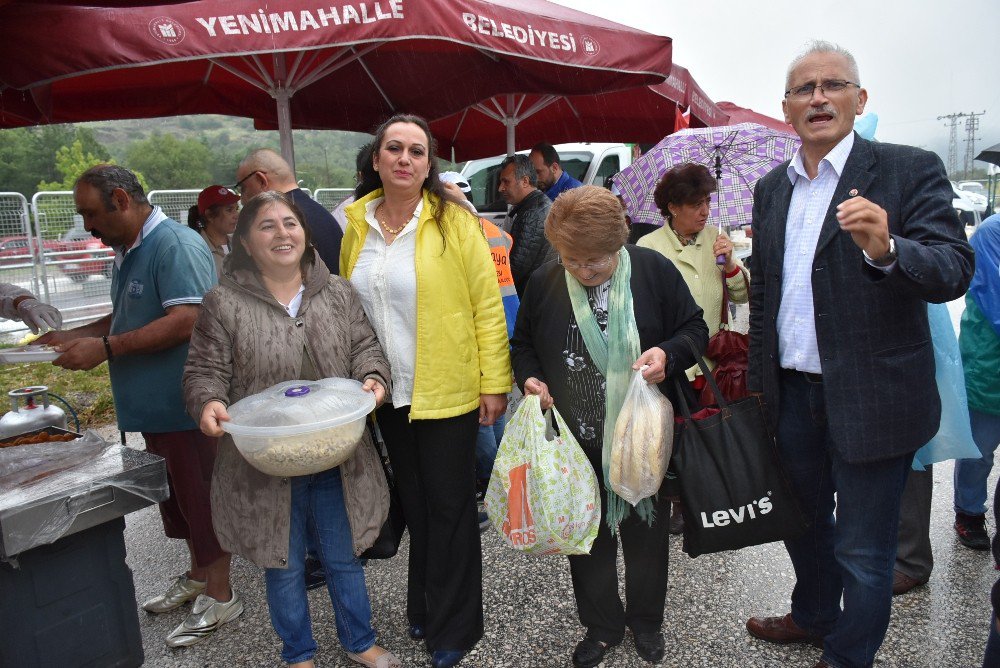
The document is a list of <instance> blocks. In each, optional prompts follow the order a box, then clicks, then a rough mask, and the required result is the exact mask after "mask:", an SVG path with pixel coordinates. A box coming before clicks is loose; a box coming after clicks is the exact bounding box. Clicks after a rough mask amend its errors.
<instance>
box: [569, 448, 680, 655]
mask: <svg viewBox="0 0 1000 668" xmlns="http://www.w3.org/2000/svg"><path fill="white" fill-rule="evenodd" d="M585 452H586V455H587V458H588V459H589V460H590V463H591V465H592V466H593V467H594V471H595V472H596V473H597V481H598V483H599V484H600V488H601V502H602V503H601V528H600V530H599V531H598V533H597V539H596V540H594V545H593V546H592V547H591V549H590V554H589V555H578V556H572V557H567V558H568V559H569V567H570V572H571V574H572V576H573V594H574V595H575V596H576V607H577V611H578V612H579V614H580V623H581V624H582V625H583V626H584V627H585V628H586V629H587V637H588V638H590V639H592V640H599V641H601V642H605V643H617V642H619V641H620V640H621V639H622V637H623V636H624V635H625V627H626V626H627V627H629V628H630V629H632V632H633V633H650V632H656V631H659V630H660V628H661V627H662V625H663V607H664V604H665V603H666V600H667V560H668V558H669V556H670V542H669V539H670V533H669V531H668V529H669V528H670V502H669V501H668V500H667V494H666V492H665V490H664V488H663V486H662V485H661V487H660V491H659V493H658V494H657V496H656V498H654V505H655V508H656V519H655V520H654V521H653V524H652V526H650V525H648V524H646V522H645V521H644V520H641V519H639V516H638V515H636V514H635V512H634V510H633V511H632V512H630V513H629V515H628V517H627V518H626V519H625V520H624V521H623V522H622V523H621V524H620V525H619V526H618V537H620V538H621V543H622V555H623V556H624V558H625V603H624V605H623V604H622V600H621V597H620V596H619V595H618V537H616V536H613V535H611V529H609V528H608V524H607V522H606V521H605V519H606V518H605V514H606V505H607V504H606V503H604V500H605V491H604V490H605V486H604V474H603V472H602V469H601V453H600V451H589V450H587V451H585Z"/></svg>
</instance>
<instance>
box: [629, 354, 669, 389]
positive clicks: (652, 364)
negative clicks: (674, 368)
mask: <svg viewBox="0 0 1000 668" xmlns="http://www.w3.org/2000/svg"><path fill="white" fill-rule="evenodd" d="M643 366H646V367H648V368H647V369H646V370H645V371H643V372H642V379H643V380H645V381H646V382H647V383H662V382H663V381H664V380H665V379H666V377H667V353H665V352H664V351H663V348H658V347H656V346H653V347H652V348H650V349H649V350H647V351H646V352H644V353H643V354H641V355H639V359H637V360H636V361H635V364H633V365H632V370H633V371H638V370H639V369H641V368H642V367H643Z"/></svg>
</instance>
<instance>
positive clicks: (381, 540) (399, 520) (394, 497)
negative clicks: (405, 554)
mask: <svg viewBox="0 0 1000 668" xmlns="http://www.w3.org/2000/svg"><path fill="white" fill-rule="evenodd" d="M369 425H370V427H371V429H372V442H373V443H374V444H375V450H376V451H377V452H378V457H379V460H380V461H381V462H382V471H383V472H384V473H385V481H386V483H388V485H389V514H388V515H387V516H386V518H385V522H383V523H382V529H381V530H379V533H378V538H376V539H375V542H374V543H373V544H372V546H371V547H369V548H368V549H367V550H365V551H364V552H362V553H361V557H360V558H361V559H391V558H392V557H395V556H396V553H397V552H398V551H399V543H400V541H402V540H403V532H404V531H406V520H405V519H404V518H403V505H402V503H400V501H399V492H397V491H396V481H395V477H394V476H393V473H392V465H391V464H390V463H389V454H388V453H387V452H386V449H385V443H384V442H383V441H382V434H381V433H380V432H379V430H378V425H376V424H375V423H374V422H372V423H369Z"/></svg>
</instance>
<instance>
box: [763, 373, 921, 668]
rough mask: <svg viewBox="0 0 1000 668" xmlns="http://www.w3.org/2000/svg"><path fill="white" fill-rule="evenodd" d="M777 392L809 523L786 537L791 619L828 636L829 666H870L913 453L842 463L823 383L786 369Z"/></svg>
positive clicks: (886, 607)
mask: <svg viewBox="0 0 1000 668" xmlns="http://www.w3.org/2000/svg"><path fill="white" fill-rule="evenodd" d="M780 397H781V399H780V412H779V419H778V433H777V442H778V452H779V454H780V456H781V460H782V464H783V465H784V467H785V472H786V473H787V475H788V478H789V481H790V482H791V485H792V489H793V491H794V492H795V493H796V495H797V496H798V498H799V503H800V505H801V508H802V512H803V513H804V514H805V516H806V519H807V520H809V522H810V526H809V528H808V529H807V531H806V532H805V533H804V534H803V535H802V536H801V537H799V538H796V539H794V540H789V541H785V548H786V549H787V550H788V556H789V557H791V560H792V566H793V567H794V568H795V588H794V589H793V590H792V619H794V620H795V623H796V624H798V625H799V626H800V627H802V628H803V629H806V630H807V631H810V632H812V633H814V634H816V635H820V636H825V640H824V644H823V660H825V661H826V662H827V663H829V664H830V665H831V666H836V667H837V668H861V667H864V666H871V665H872V663H873V661H874V658H875V653H876V652H877V651H878V648H879V647H880V646H881V645H882V641H883V640H884V639H885V632H886V629H887V628H888V627H889V611H890V609H891V606H892V569H893V566H894V564H895V561H896V540H897V537H898V531H899V506H900V499H901V498H902V496H903V487H904V485H905V484H906V478H907V474H908V473H909V471H910V464H911V463H912V462H913V454H912V453H911V454H908V455H903V456H900V457H894V458H892V459H887V460H884V461H878V462H868V463H864V464H852V463H849V462H845V461H844V460H843V459H842V458H841V457H840V456H839V455H838V454H837V452H836V450H835V449H834V447H833V444H832V442H831V439H830V432H829V429H828V425H827V419H826V408H825V403H824V398H823V383H822V381H820V382H815V381H812V380H809V379H807V378H806V377H805V375H804V374H802V373H799V372H791V371H782V373H781V388H780ZM858 410H865V407H863V406H860V407H858ZM834 510H836V518H835V517H834ZM841 597H843V601H844V607H843V610H841V607H840V601H841Z"/></svg>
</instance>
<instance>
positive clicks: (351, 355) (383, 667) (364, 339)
mask: <svg viewBox="0 0 1000 668" xmlns="http://www.w3.org/2000/svg"><path fill="white" fill-rule="evenodd" d="M332 377H339V378H353V379H355V380H358V381H362V382H363V383H364V389H366V390H368V391H371V392H373V393H374V394H375V398H376V400H377V402H379V403H380V402H381V401H382V399H383V398H384V396H385V393H386V388H387V387H388V383H389V365H388V363H387V362H386V359H385V355H384V354H383V353H382V348H381V347H380V346H379V343H378V341H377V339H376V338H375V333H374V332H373V331H372V328H371V325H370V324H369V323H368V319H367V318H366V317H365V314H364V311H363V310H362V308H361V302H360V301H359V300H358V296H357V293H356V292H355V291H354V289H353V288H352V287H351V286H350V284H349V283H348V282H347V281H345V280H343V279H341V278H340V277H338V276H333V275H331V274H330V271H329V269H327V267H326V265H324V264H323V261H322V260H320V259H319V257H318V256H317V255H316V253H315V251H314V250H313V247H312V245H311V244H310V234H309V228H308V227H306V225H305V224H304V222H303V217H302V213H301V212H300V211H299V209H298V208H297V207H296V206H295V205H294V204H293V203H292V202H291V200H290V199H289V198H288V197H286V196H285V195H283V194H281V193H277V192H264V193H261V194H260V195H258V196H256V197H254V198H253V199H252V200H250V202H248V203H247V205H246V206H245V207H244V208H243V210H242V211H241V212H240V216H239V222H238V223H237V226H236V230H235V232H234V234H233V244H232V252H231V253H230V254H229V255H228V256H227V258H226V263H225V268H224V271H223V275H222V278H221V280H220V283H219V285H218V286H217V287H215V288H213V289H212V290H211V291H209V293H208V294H206V295H205V300H204V302H203V303H202V309H201V314H200V315H199V317H198V321H197V323H196V325H195V329H194V333H193V334H192V336H191V348H190V353H189V355H188V361H187V365H186V366H185V368H184V392H185V398H186V401H187V406H188V411H189V412H190V413H191V414H192V415H193V416H195V418H196V419H199V420H200V426H201V429H202V431H204V432H205V433H206V434H208V435H209V436H219V437H221V439H220V441H219V454H218V458H217V459H216V463H215V471H214V474H213V478H212V515H213V518H214V524H215V531H216V534H217V535H218V538H219V542H220V543H221V544H222V545H223V546H224V547H225V549H226V550H227V551H230V552H233V553H235V554H240V555H243V556H244V557H246V558H247V559H249V560H250V561H253V562H254V563H255V564H257V565H259V566H262V567H264V569H265V575H264V579H265V584H266V588H267V602H268V608H269V610H270V615H271V623H272V625H273V626H274V629H275V631H276V632H277V633H278V636H280V637H281V640H282V642H283V649H282V652H281V658H282V659H283V660H284V661H285V662H286V663H288V664H290V665H293V666H313V665H314V663H313V656H314V655H315V653H316V643H315V641H314V640H313V636H312V630H311V624H310V618H309V607H308V600H307V599H306V589H305V582H304V580H303V570H304V563H305V555H306V542H307V540H306V539H307V534H311V535H312V538H313V541H314V543H315V545H316V547H317V552H318V554H319V557H320V561H321V562H322V564H323V568H324V570H325V572H326V580H327V583H328V589H329V592H330V598H331V600H332V602H333V606H334V610H335V611H336V624H337V635H338V637H339V638H340V642H341V644H342V645H343V646H344V648H345V649H346V650H347V652H348V656H349V657H350V658H351V659H352V660H353V661H355V662H356V663H359V664H361V665H364V666H371V667H373V668H395V667H398V666H400V665H401V663H400V662H399V660H398V659H397V658H396V657H395V656H394V655H393V654H391V653H390V652H387V651H386V650H384V649H382V648H381V647H378V646H377V645H375V632H374V630H373V629H372V626H371V607H370V604H369V601H368V592H367V589H366V585H365V576H364V571H363V570H362V567H361V562H360V561H359V559H358V558H357V555H359V554H360V553H361V552H363V551H364V550H365V549H366V548H368V547H369V546H371V544H372V543H373V542H374V541H375V539H376V538H377V537H378V533H379V529H380V527H381V525H382V523H383V522H384V520H385V517H386V513H387V512H388V506H389V501H388V490H387V487H386V482H385V476H384V474H383V471H382V468H381V463H380V462H379V460H378V456H377V454H376V452H375V449H374V447H373V446H372V444H371V443H370V440H369V438H368V436H367V432H366V435H365V436H364V437H363V440H362V442H361V443H360V444H359V445H358V446H357V449H356V451H355V452H354V454H353V456H351V457H350V458H349V459H348V460H347V461H345V462H344V463H343V464H341V465H340V466H337V467H335V468H332V469H329V470H326V471H322V472H320V473H316V474H313V475H302V476H294V477H279V476H271V475H266V474H264V473H261V472H260V471H258V470H257V469H256V468H254V467H253V466H251V465H250V464H249V463H248V462H247V461H246V460H245V459H244V457H243V456H241V454H240V453H239V452H238V451H237V450H236V447H235V445H234V443H233V439H232V436H230V435H228V434H225V433H224V432H223V430H222V429H221V423H222V422H225V421H227V420H229V413H228V411H227V407H228V406H231V405H232V404H233V403H234V402H236V401H238V400H240V399H242V398H244V397H246V396H248V395H252V394H256V393H259V392H261V391H262V390H265V389H267V388H268V387H270V386H272V385H274V384H276V383H279V382H282V381H286V380H297V379H301V380H317V379H321V378H332Z"/></svg>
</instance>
